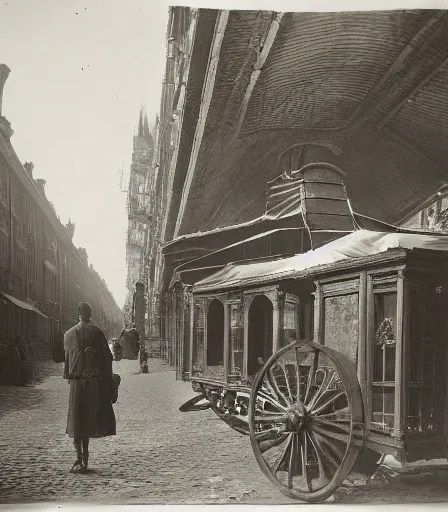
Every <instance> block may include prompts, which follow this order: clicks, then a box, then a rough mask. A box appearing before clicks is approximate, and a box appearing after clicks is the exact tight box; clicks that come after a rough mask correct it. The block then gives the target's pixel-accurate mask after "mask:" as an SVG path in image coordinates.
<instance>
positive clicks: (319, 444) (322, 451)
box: [309, 432, 342, 474]
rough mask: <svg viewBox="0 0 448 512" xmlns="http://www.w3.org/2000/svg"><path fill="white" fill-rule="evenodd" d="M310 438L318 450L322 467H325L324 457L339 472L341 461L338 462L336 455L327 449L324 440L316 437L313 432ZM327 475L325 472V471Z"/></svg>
mask: <svg viewBox="0 0 448 512" xmlns="http://www.w3.org/2000/svg"><path fill="white" fill-rule="evenodd" d="M309 436H310V438H311V440H312V441H313V445H314V448H315V450H316V454H317V456H318V459H319V460H320V461H321V465H322V467H323V462H322V457H323V459H324V461H325V462H327V463H329V464H330V465H331V466H332V467H333V468H334V469H335V470H337V469H338V468H339V466H340V463H341V460H342V459H341V460H337V458H336V457H335V455H333V453H331V451H330V450H328V449H327V448H326V447H325V444H324V442H323V440H322V438H320V437H318V436H316V435H315V434H314V433H313V432H309ZM324 474H325V471H324Z"/></svg>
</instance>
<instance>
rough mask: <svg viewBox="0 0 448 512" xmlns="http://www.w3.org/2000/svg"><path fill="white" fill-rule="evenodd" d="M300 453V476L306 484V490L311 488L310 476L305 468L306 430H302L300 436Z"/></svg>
mask: <svg viewBox="0 0 448 512" xmlns="http://www.w3.org/2000/svg"><path fill="white" fill-rule="evenodd" d="M300 440H301V443H300V455H301V462H302V478H303V481H304V482H305V484H306V487H307V489H308V490H311V483H310V478H309V474H308V469H307V462H308V438H307V435H306V432H303V433H302V434H301V436H300Z"/></svg>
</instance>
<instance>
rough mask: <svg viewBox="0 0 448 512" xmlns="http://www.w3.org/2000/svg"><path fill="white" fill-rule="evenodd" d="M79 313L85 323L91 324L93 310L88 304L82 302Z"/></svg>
mask: <svg viewBox="0 0 448 512" xmlns="http://www.w3.org/2000/svg"><path fill="white" fill-rule="evenodd" d="M78 313H79V316H80V317H81V319H82V320H84V322H90V318H91V316H92V308H91V307H90V304H88V303H87V302H81V304H80V305H79V307H78Z"/></svg>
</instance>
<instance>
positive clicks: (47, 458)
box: [0, 360, 448, 504]
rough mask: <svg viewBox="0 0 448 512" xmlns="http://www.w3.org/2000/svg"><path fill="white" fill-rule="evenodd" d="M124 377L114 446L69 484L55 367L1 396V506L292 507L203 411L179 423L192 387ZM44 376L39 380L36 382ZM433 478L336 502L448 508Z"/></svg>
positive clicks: (128, 367) (129, 369)
mask: <svg viewBox="0 0 448 512" xmlns="http://www.w3.org/2000/svg"><path fill="white" fill-rule="evenodd" d="M114 366H115V369H114V371H116V372H117V373H119V374H120V375H121V376H122V384H121V387H120V396H119V400H118V403H117V404H116V405H115V406H114V407H115V413H116V417H117V436H115V437H111V438H106V439H101V440H92V441H91V448H90V451H91V455H90V458H91V461H90V465H91V468H92V470H93V471H92V472H91V473H89V474H85V475H73V474H70V473H69V469H70V467H71V465H72V463H73V461H74V452H73V446H72V443H71V440H70V439H69V438H68V437H67V436H66V435H65V433H64V432H65V424H66V407H67V396H68V386H67V383H66V381H64V380H63V379H62V378H61V373H62V368H61V365H55V364H53V363H46V364H45V365H44V366H43V367H41V380H40V383H39V384H37V385H36V386H34V387H33V386H29V387H24V388H13V387H8V386H0V431H1V432H0V453H1V454H2V457H1V460H2V466H1V470H0V503H3V504H5V503H17V502H31V501H33V502H35V501H43V502H50V501H56V500H57V501H58V502H62V503H70V502H75V501H76V502H80V501H86V502H96V503H98V502H111V503H117V504H124V503H127V504H134V503H147V504H155V503H166V504H180V503H188V504H194V503H207V504H210V503H258V504H261V503H270V504H274V503H283V504H286V503H292V500H289V499H288V498H286V497H285V496H283V495H282V494H281V493H280V492H279V491H277V490H276V489H275V487H273V486H272V485H271V484H270V483H269V482H268V481H267V480H266V479H265V477H264V476H263V475H262V473H261V471H260V470H259V468H258V465H257V463H256V461H255V458H254V457H253V455H252V451H251V446H250V441H249V438H248V437H246V436H241V435H239V434H238V433H236V432H234V431H233V430H231V429H230V428H229V427H228V426H226V425H225V424H224V423H222V422H221V421H220V420H219V419H218V418H217V417H215V416H214V414H213V413H212V412H210V411H205V412H197V413H184V414H183V413H180V412H179V410H178V408H179V406H180V405H181V404H182V403H183V402H184V401H185V400H187V399H188V398H191V397H192V396H193V392H192V389H191V385H190V384H189V383H183V382H179V381H176V380H175V376H174V372H172V371H171V370H169V369H168V368H167V367H166V366H165V365H163V364H162V363H161V362H159V361H157V360H150V361H149V366H150V373H149V374H148V375H142V374H138V370H139V367H138V362H137V361H121V362H119V363H114ZM42 371H43V372H44V374H43V375H42ZM447 482H448V478H447V477H446V475H444V474H442V473H439V474H438V475H434V474H431V475H429V476H426V477H418V479H417V480H416V478H415V477H413V478H411V480H410V481H405V480H402V481H400V483H398V482H396V483H393V484H379V485H376V486H375V487H372V486H370V487H369V488H362V489H359V488H358V489H353V490H352V492H349V491H350V489H349V488H348V489H345V490H344V489H343V490H342V491H341V493H338V495H337V496H336V498H335V499H336V501H343V502H344V503H349V502H352V503H355V502H358V503H359V502H365V501H378V502H383V503H384V502H401V503H403V502H410V503H412V502H414V503H415V502H425V501H432V502H434V501H448V485H447Z"/></svg>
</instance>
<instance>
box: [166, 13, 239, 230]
mask: <svg viewBox="0 0 448 512" xmlns="http://www.w3.org/2000/svg"><path fill="white" fill-rule="evenodd" d="M229 14H230V12H229V11H224V10H223V11H220V12H219V15H218V19H217V20H216V26H215V34H214V36H213V43H212V50H211V52H210V59H209V62H208V66H207V72H206V78H205V83H204V88H203V90H202V98H201V106H200V108H199V119H198V123H197V125H196V132H195V135H194V140H193V147H192V150H191V156H190V163H189V165H188V169H187V176H186V178H185V183H184V188H183V192H182V198H181V201H180V206H179V213H178V216H177V221H176V227H175V229H174V236H173V238H177V236H178V235H179V230H180V226H181V223H182V220H183V216H184V213H185V207H186V205H187V199H188V196H189V193H190V188H191V183H192V181H193V176H194V173H195V170H196V162H197V159H198V155H199V150H200V148H201V144H202V137H203V135H204V130H205V124H206V122H207V114H208V110H209V108H210V104H211V101H212V96H213V89H214V87H215V79H216V73H217V70H218V63H219V55H220V53H221V46H222V42H223V40H224V34H225V31H226V27H227V21H228V19H229Z"/></svg>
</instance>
